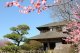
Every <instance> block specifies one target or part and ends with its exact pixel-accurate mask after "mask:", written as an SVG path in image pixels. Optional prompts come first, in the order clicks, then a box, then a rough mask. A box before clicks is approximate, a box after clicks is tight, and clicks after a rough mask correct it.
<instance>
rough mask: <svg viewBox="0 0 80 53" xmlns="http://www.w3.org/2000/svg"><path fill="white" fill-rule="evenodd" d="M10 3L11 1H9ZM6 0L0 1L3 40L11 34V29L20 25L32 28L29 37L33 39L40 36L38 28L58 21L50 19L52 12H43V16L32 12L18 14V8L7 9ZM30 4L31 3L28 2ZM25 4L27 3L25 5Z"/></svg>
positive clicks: (1, 35)
mask: <svg viewBox="0 0 80 53" xmlns="http://www.w3.org/2000/svg"><path fill="white" fill-rule="evenodd" d="M7 1H9V0H7ZM5 2H6V0H4V1H2V0H1V1H0V38H1V39H2V38H3V36H4V35H5V34H8V33H11V31H10V30H9V28H10V27H13V26H17V25H20V24H27V25H28V26H29V27H30V30H29V34H28V35H26V36H27V37H32V36H35V35H37V34H39V31H38V30H37V29H36V27H38V26H41V25H44V24H47V23H50V22H53V21H56V19H52V18H50V17H51V15H50V11H49V10H46V11H43V12H42V13H41V14H39V15H38V14H37V12H31V13H29V14H21V13H19V12H18V10H19V9H18V8H17V7H10V8H5V7H4V4H5ZM26 3H29V2H26ZM24 4H25V3H24Z"/></svg>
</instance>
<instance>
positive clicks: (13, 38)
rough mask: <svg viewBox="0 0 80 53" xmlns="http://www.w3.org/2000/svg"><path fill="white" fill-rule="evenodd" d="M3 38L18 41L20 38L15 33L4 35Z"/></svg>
mask: <svg viewBox="0 0 80 53" xmlns="http://www.w3.org/2000/svg"><path fill="white" fill-rule="evenodd" d="M4 37H6V38H9V39H12V40H18V39H19V38H20V37H21V36H20V35H19V34H16V33H11V34H6V35H5V36H4Z"/></svg>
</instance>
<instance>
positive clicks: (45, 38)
mask: <svg viewBox="0 0 80 53" xmlns="http://www.w3.org/2000/svg"><path fill="white" fill-rule="evenodd" d="M68 23H69V22H68V21H61V22H53V23H49V24H45V25H42V26H39V27H37V29H38V30H39V31H40V34H39V35H36V36H34V37H32V38H31V39H32V40H37V41H40V42H41V43H43V48H44V50H46V49H54V48H55V47H56V46H57V45H58V44H66V42H65V41H64V40H63V38H66V37H67V36H68V34H65V31H66V25H67V24H68Z"/></svg>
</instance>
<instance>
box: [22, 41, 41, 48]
mask: <svg viewBox="0 0 80 53" xmlns="http://www.w3.org/2000/svg"><path fill="white" fill-rule="evenodd" d="M41 47H42V44H41V43H40V42H38V41H34V40H31V41H29V42H27V43H24V44H23V45H21V48H22V49H24V50H37V49H40V48H41Z"/></svg>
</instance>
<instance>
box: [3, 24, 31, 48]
mask: <svg viewBox="0 0 80 53" xmlns="http://www.w3.org/2000/svg"><path fill="white" fill-rule="evenodd" d="M29 29H30V28H29V26H27V25H18V26H17V27H11V28H10V30H11V31H12V33H10V34H6V35H5V36H4V37H6V38H9V39H11V40H13V41H14V42H15V44H16V45H17V46H19V45H20V43H21V42H23V41H25V40H26V39H27V38H25V37H24V35H25V34H28V32H27V31H28V30H29Z"/></svg>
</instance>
